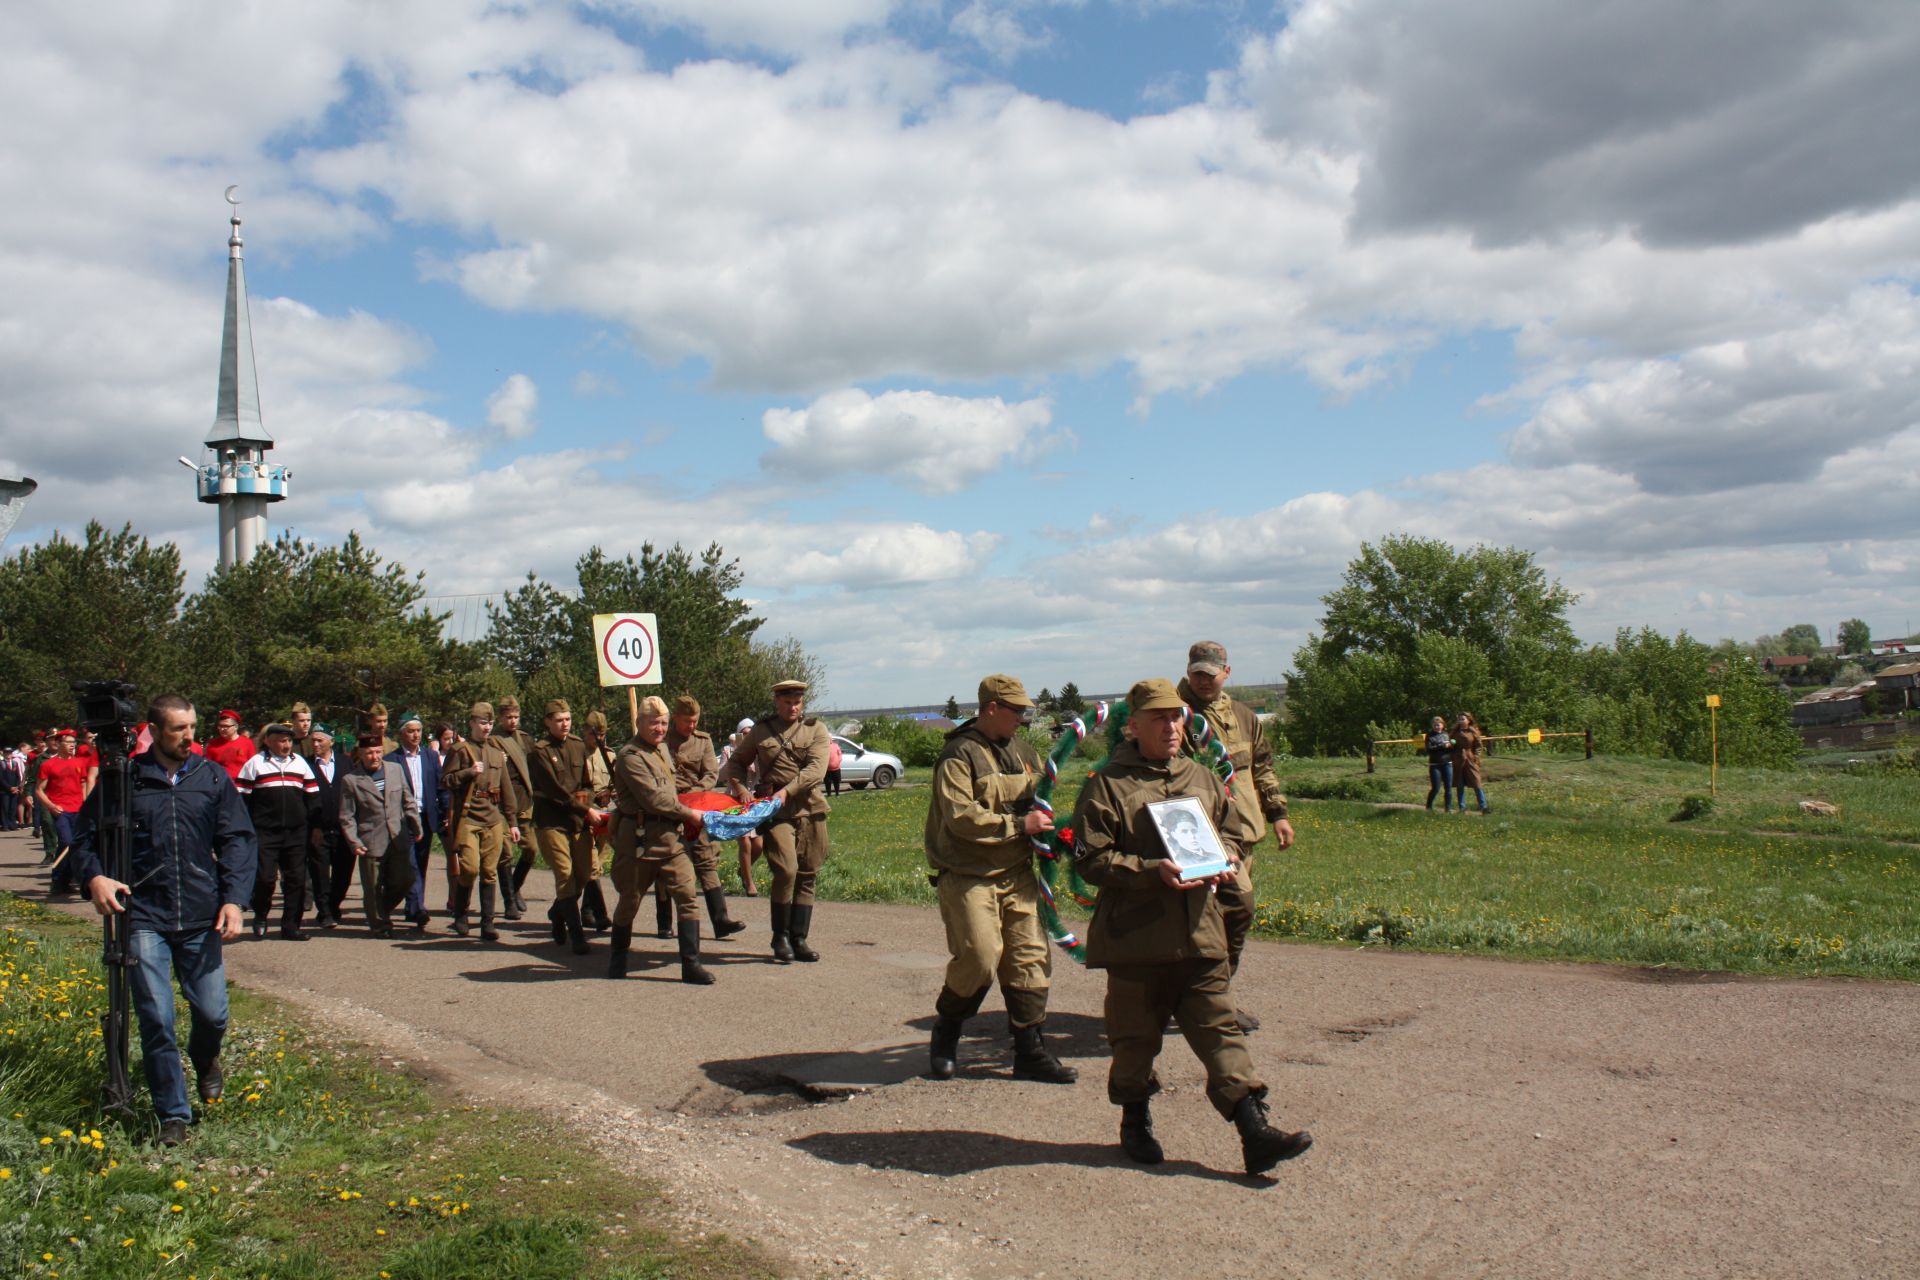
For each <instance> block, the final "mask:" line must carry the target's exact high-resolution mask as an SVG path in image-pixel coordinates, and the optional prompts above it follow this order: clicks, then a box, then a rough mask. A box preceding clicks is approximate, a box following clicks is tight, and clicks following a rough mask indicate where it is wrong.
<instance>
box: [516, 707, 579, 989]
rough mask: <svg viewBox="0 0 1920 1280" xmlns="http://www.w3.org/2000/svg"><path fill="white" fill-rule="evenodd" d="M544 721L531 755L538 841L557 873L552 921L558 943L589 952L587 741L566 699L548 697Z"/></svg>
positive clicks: (550, 911) (549, 911) (529, 765)
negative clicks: (585, 912) (583, 907)
mask: <svg viewBox="0 0 1920 1280" xmlns="http://www.w3.org/2000/svg"><path fill="white" fill-rule="evenodd" d="M541 723H542V724H543V725H544V726H545V728H546V731H547V736H546V737H544V738H542V739H541V740H540V741H538V742H536V743H535V744H534V746H533V750H532V751H530V752H528V753H527V769H528V772H530V773H531V774H532V775H533V828H534V840H535V842H536V843H538V844H539V846H540V854H541V856H542V857H544V858H545V859H546V860H547V867H548V868H549V869H550V870H551V871H552V872H553V905H552V906H550V907H548V908H547V922H548V923H549V924H551V925H552V926H553V941H554V945H555V946H558V945H560V944H561V943H571V944H572V946H573V954H575V955H577V956H583V955H585V954H587V934H586V930H585V929H584V928H583V927H582V925H581V920H580V895H581V894H582V893H583V892H585V890H586V887H587V876H588V875H589V874H590V873H591V872H592V870H593V831H592V828H591V825H590V820H591V814H592V809H593V805H592V800H593V783H592V780H591V779H590V778H588V776H587V744H586V743H585V742H583V741H581V740H580V739H579V738H576V737H575V736H574V735H573V708H572V707H570V706H568V705H567V701H566V699H564V698H553V699H551V700H549V701H548V703H547V705H546V708H545V711H544V713H543V715H542V717H541Z"/></svg>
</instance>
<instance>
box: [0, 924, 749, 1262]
mask: <svg viewBox="0 0 1920 1280" xmlns="http://www.w3.org/2000/svg"><path fill="white" fill-rule="evenodd" d="M99 936H100V935H99V932H98V930H97V929H94V928H91V927H88V926H87V925H85V924H83V923H81V922H77V921H73V920H71V919H69V918H67V917H64V916H60V915H57V914H54V913H50V912H47V911H46V910H44V909H42V908H40V907H37V906H33V905H31V904H28V903H24V902H22V901H20V900H18V899H16V898H13V897H11V895H0V1274H5V1275H10V1276H33V1277H41V1276H44V1277H48V1278H49V1280H58V1278H66V1280H74V1278H77V1277H88V1278H95V1277H134V1276H141V1277H145V1276H181V1277H188V1276H193V1277H201V1278H207V1277H241V1276H249V1277H251V1276H270V1277H272V1280H303V1278H311V1277H332V1276H343V1277H344V1276H353V1277H381V1278H383V1280H452V1278H454V1277H471V1276H489V1277H502V1278H505V1277H515V1278H519V1280H548V1278H550V1280H573V1278H574V1277H602V1278H605V1280H637V1278H639V1277H664V1276H683V1277H702V1276H711V1277H736V1276H765V1275H770V1274H772V1269H771V1268H770V1267H769V1266H768V1265H766V1264H765V1262H764V1261H763V1260H761V1259H759V1258H758V1257H757V1256H756V1255H755V1254H754V1253H753V1252H752V1251H751V1250H750V1249H749V1248H748V1247H746V1246H744V1245H740V1244H737V1243H734V1242H730V1241H727V1240H724V1239H708V1240H699V1241H693V1240H686V1239H681V1238H676V1237H675V1236H674V1235H672V1234H671V1233H670V1232H669V1231H668V1230H667V1227H666V1213H665V1208H664V1205H663V1204H662V1202H661V1200H660V1198H659V1196H658V1192H657V1188H654V1187H652V1186H650V1185H648V1184H647V1183H645V1182H644V1181H642V1180H638V1179H635V1178H633V1177H632V1176H631V1175H628V1174H624V1173H620V1172H617V1171H616V1170H614V1169H613V1168H612V1167H611V1166H609V1165H607V1164H605V1163H603V1162H602V1161H600V1160H599V1159H597V1158H595V1157H594V1156H592V1155H589V1154H587V1153H586V1152H585V1151H584V1150H582V1149H581V1148H579V1147H578V1146H576V1145H574V1144H572V1143H571V1142H570V1141H569V1139H568V1138H567V1136H566V1135H565V1134H564V1133H561V1132H558V1131H556V1129H555V1127H554V1125H553V1124H552V1123H551V1122H546V1121H542V1120H539V1119H536V1118H535V1117H532V1116H529V1115H524V1114H519V1113H514V1112H510V1111H501V1110H497V1109H493V1108H482V1107H473V1106H468V1105H465V1104H464V1103H462V1102H461V1101H460V1100H459V1099H458V1097H457V1096H456V1095H454V1094H453V1093H451V1091H449V1090H445V1089H441V1088H438V1087H432V1086H428V1085H425V1084H422V1083H421V1082H419V1081H417V1080H415V1079H414V1078H412V1077H409V1076H407V1075H405V1074H402V1073H400V1072H396V1071H391V1070H385V1069H382V1068H381V1067H380V1066H379V1064H378V1063H377V1062H376V1061H374V1060H373V1059H371V1058H369V1057H367V1056H366V1055H364V1054H362V1053H360V1052H358V1051H356V1050H352V1049H349V1048H343V1047H341V1046H340V1045H339V1044H338V1043H337V1042H336V1041H335V1040H334V1039H332V1038H330V1037H328V1036H325V1035H322V1034H317V1033H315V1032H313V1031H311V1030H309V1029H308V1028H307V1027H306V1026H305V1025H304V1024H303V1023H302V1022H301V1021H300V1020H298V1019H297V1018H295V1017H294V1016H292V1015H291V1014H290V1013H289V1012H288V1011H287V1010H286V1009H285V1008H284V1007H282V1006H279V1005H277V1004H275V1003H273V1002H271V1001H267V1000H263V999H260V998H258V997H253V996H249V995H248V994H247V993H245V992H242V991H238V990H235V991H234V992H233V1004H234V1009H233V1014H234V1026H235V1028H236V1031H235V1033H234V1034H232V1035H230V1036H229V1037H228V1040H227V1046H226V1050H225V1052H224V1053H223V1055H222V1058H223V1061H224V1063H225V1065H226V1072H227V1093H226V1097H225V1098H224V1099H223V1100H222V1101H220V1102H218V1103H216V1104H214V1105H213V1106H211V1107H209V1108H207V1114H206V1116H205V1118H204V1119H203V1120H202V1122H201V1123H200V1124H199V1125H198V1126H197V1127H196V1130H195V1137H194V1139H193V1140H192V1141H191V1142H189V1143H187V1144H186V1145H185V1146H183V1147H179V1148H176V1149H173V1150H171V1151H167V1150H162V1149H159V1148H155V1147H152V1146H149V1145H145V1139H146V1137H147V1136H148V1135H147V1134H146V1133H144V1132H136V1133H131V1134H130V1133H127V1132H123V1131H122V1130H121V1129H120V1128H119V1127H118V1126H116V1125H112V1124H108V1123H104V1122H102V1121H101V1120H100V1118H99V1110H98V1104H97V1099H98V1093H99V1086H100V1079H101V1076H102V1067H101V1065H100V1059H99V1052H100V1039H99V1013H100V1010H101V1008H102V1007H103V1005H104V1002H105V998H106V997H105V995H104V988H103V987H102V981H101V977H100V963H99V953H98V949H99ZM133 1040H134V1045H135V1053H136V1056H137V1054H138V1044H139V1036H138V1034H137V1032H136V1034H135V1035H134V1037H133ZM137 1078H138V1068H137V1065H136V1079H137ZM139 1105H140V1106H141V1108H142V1116H143V1121H144V1120H145V1119H146V1117H148V1116H149V1115H150V1111H149V1110H148V1107H147V1101H146V1096H145V1090H144V1088H143V1089H142V1090H141V1093H140V1098H139ZM143 1127H144V1126H143Z"/></svg>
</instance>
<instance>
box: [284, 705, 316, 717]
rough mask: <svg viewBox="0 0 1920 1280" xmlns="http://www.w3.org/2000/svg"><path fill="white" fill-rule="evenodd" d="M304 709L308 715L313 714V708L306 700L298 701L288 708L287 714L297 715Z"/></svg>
mask: <svg viewBox="0 0 1920 1280" xmlns="http://www.w3.org/2000/svg"><path fill="white" fill-rule="evenodd" d="M303 711H304V712H306V713H307V714H308V715H312V714H313V708H312V707H310V706H308V705H307V704H306V703H304V702H296V703H294V704H293V705H292V706H291V707H288V708H287V714H288V715H290V716H297V715H299V714H300V713H301V712H303Z"/></svg>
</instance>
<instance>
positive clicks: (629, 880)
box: [607, 696, 713, 986]
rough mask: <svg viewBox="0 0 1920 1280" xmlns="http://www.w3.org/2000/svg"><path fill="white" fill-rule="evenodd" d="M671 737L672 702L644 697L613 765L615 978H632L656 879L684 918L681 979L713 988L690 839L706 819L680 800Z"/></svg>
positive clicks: (611, 969)
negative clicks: (643, 910) (636, 940)
mask: <svg viewBox="0 0 1920 1280" xmlns="http://www.w3.org/2000/svg"><path fill="white" fill-rule="evenodd" d="M666 739H667V704H666V703H665V702H663V701H661V700H660V699H659V698H657V697H653V696H648V697H645V698H642V699H640V726H639V728H638V729H637V730H635V732H634V735H633V738H632V739H631V740H630V741H629V742H628V743H627V745H626V746H624V747H622V748H620V754H619V755H618V756H617V757H615V759H614V766H613V793H614V805H615V809H616V815H615V818H614V826H613V885H614V888H616V889H618V890H619V891H620V901H619V903H618V904H617V905H616V906H615V907H614V909H613V937H612V938H611V939H610V940H609V941H610V942H611V944H612V947H613V952H612V955H611V956H609V958H608V960H607V976H608V977H609V978H624V977H626V976H627V952H628V950H629V949H630V948H631V947H632V945H633V918H634V917H635V916H637V915H639V914H640V904H641V902H643V901H644V900H645V899H646V896H647V890H649V889H651V888H652V887H653V884H654V881H656V880H661V879H664V880H665V881H666V882H667V887H668V889H669V890H670V891H671V892H672V894H673V900H674V903H675V904H676V906H677V907H678V914H679V919H680V981H682V982H686V983H691V984H692V985H694V986H707V985H709V984H711V983H712V982H713V975H712V974H711V973H709V972H707V969H706V966H705V965H703V964H701V963H700V907H699V904H698V902H697V901H696V900H695V898H694V886H695V884H696V881H695V879H694V874H693V863H692V861H691V860H690V859H689V858H688V857H687V839H686V833H687V832H688V831H689V830H691V829H692V828H693V827H695V826H697V825H698V824H699V823H700V821H701V818H700V815H699V813H697V812H695V811H694V810H692V809H689V808H688V807H687V806H686V805H684V804H682V803H681V802H680V790H679V786H678V784H677V783H676V781H675V779H674V771H673V757H672V756H671V755H669V754H668V753H667V747H666Z"/></svg>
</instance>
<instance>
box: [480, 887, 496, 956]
mask: <svg viewBox="0 0 1920 1280" xmlns="http://www.w3.org/2000/svg"><path fill="white" fill-rule="evenodd" d="M499 887H500V886H499V885H498V884H487V883H486V882H485V881H482V882H481V884H480V936H481V938H482V939H484V940H485V941H487V942H498V941H500V931H499V930H498V929H496V928H494V927H493V906H494V899H495V897H496V895H497V893H498V891H499Z"/></svg>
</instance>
